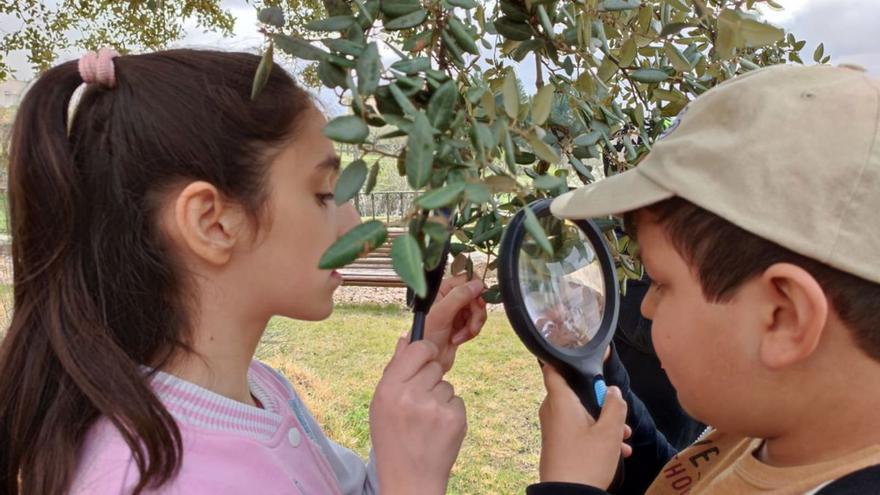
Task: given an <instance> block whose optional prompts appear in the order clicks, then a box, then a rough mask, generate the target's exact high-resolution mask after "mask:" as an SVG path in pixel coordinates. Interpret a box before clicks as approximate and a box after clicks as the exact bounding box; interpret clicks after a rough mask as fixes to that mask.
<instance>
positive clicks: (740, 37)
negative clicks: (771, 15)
mask: <svg viewBox="0 0 880 495" xmlns="http://www.w3.org/2000/svg"><path fill="white" fill-rule="evenodd" d="M784 38H785V32H784V31H783V30H782V29H779V28H777V27H775V26H772V25H770V24H766V23H763V22H760V21H756V20H755V19H753V18H751V17H749V16H748V15H746V14H744V13H742V12H740V11H738V10H734V9H724V10H723V11H722V12H721V15H719V16H718V36H717V38H716V40H715V51H716V53H717V54H718V57H719V58H721V59H722V60H727V59H730V58H732V57H733V54H734V50H736V49H738V48H746V47H752V48H757V47H761V46H765V45H770V44H772V43H776V42H777V41H781V40H782V39H784ZM791 39H793V37H792V38H791Z"/></svg>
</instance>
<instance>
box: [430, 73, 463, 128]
mask: <svg viewBox="0 0 880 495" xmlns="http://www.w3.org/2000/svg"><path fill="white" fill-rule="evenodd" d="M457 99H458V87H457V86H456V85H455V82H454V81H452V80H450V81H446V82H445V83H443V84H442V85H441V86H440V87H439V88H437V91H434V94H433V95H431V100H430V101H428V110H427V112H428V121H429V122H431V125H432V126H433V127H434V128H435V129H439V130H441V131H442V130H445V129H446V127H447V126H448V125H449V121H450V120H452V114H453V112H454V111H455V101H456V100H457Z"/></svg>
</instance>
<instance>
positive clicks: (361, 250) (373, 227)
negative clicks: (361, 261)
mask: <svg viewBox="0 0 880 495" xmlns="http://www.w3.org/2000/svg"><path fill="white" fill-rule="evenodd" d="M386 237H388V231H387V230H385V224H383V223H382V222H381V221H380V220H370V221H368V222H364V223H362V224H360V225H358V226H356V227H355V228H353V229H351V230H349V231H348V232H346V233H345V235H343V236H342V237H340V238H339V239H337V240H336V242H334V243H333V244H332V245H331V246H330V247H329V248H328V249H327V251H326V252H325V253H324V255H323V256H321V261H320V262H318V268H320V269H322V270H332V269H334V268H339V267H342V266H345V265H347V264H349V263H351V262H352V261H354V260H355V258H357V257H358V256H359V255H361V254H365V253H368V252H370V251H372V250H373V249H376V248H377V247H379V246H381V245H382V243H383V242H385V239H386Z"/></svg>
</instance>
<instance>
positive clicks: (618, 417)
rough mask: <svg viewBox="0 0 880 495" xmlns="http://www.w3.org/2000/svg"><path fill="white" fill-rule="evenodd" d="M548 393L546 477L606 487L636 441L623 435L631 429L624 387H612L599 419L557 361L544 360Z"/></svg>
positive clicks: (544, 445)
mask: <svg viewBox="0 0 880 495" xmlns="http://www.w3.org/2000/svg"><path fill="white" fill-rule="evenodd" d="M543 372H544V386H545V387H546V388H547V397H546V398H545V399H544V402H543V404H541V409H540V418H541V467H540V472H541V481H542V482H543V481H558V482H568V483H580V484H583V485H589V486H593V487H596V488H601V489H603V490H605V489H607V488H608V486H609V485H610V484H611V481H612V480H613V479H614V473H615V471H616V470H617V463H618V459H619V458H620V455H621V453H622V454H623V455H624V456H627V457H628V456H629V455H630V454H631V453H632V447H630V446H629V445H627V444H625V443H621V442H622V441H623V440H625V439H626V438H628V437H629V434H630V432H631V430H630V429H629V427H628V426H626V424H625V423H624V421H625V420H626V402H624V400H623V398H622V397H621V395H620V389H618V388H617V387H609V388H608V393H607V395H606V396H605V407H603V408H602V414H601V416H600V417H599V421H594V420H593V418H592V417H590V414H589V413H588V412H587V410H586V409H584V406H583V405H582V404H581V402H580V400H579V399H578V397H577V395H575V393H574V391H573V390H572V389H571V388H570V387H569V386H568V383H566V381H565V378H563V377H562V375H560V374H559V373H558V372H557V371H556V370H554V369H553V367H552V366H550V365H547V364H545V365H544V367H543Z"/></svg>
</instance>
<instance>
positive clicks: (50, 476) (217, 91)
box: [0, 50, 311, 495]
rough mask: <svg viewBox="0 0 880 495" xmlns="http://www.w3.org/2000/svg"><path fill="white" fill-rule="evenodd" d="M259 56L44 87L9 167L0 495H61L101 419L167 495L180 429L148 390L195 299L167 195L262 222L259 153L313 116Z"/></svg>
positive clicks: (129, 70) (60, 71)
mask: <svg viewBox="0 0 880 495" xmlns="http://www.w3.org/2000/svg"><path fill="white" fill-rule="evenodd" d="M259 61H260V59H259V57H257V56H255V55H250V54H243V53H223V52H210V51H194V50H173V51H167V52H159V53H154V54H145V55H137V56H124V57H118V58H116V59H115V60H114V64H115V65H116V74H115V87H113V88H108V87H104V86H101V85H97V84H89V85H87V86H86V90H85V91H84V93H83V96H82V98H81V100H80V102H79V103H78V107H77V110H76V112H75V115H74V117H73V120H72V122H71V123H70V128H69V130H68V121H67V120H68V116H67V113H68V104H69V102H70V99H71V95H72V94H73V93H74V91H75V89H76V88H77V87H78V86H80V85H81V84H82V82H83V80H82V78H81V77H80V74H79V72H78V70H77V64H76V62H68V63H65V64H62V65H59V66H57V67H55V68H52V69H50V70H49V71H47V72H46V73H45V74H43V75H42V76H41V77H40V78H39V79H38V80H37V81H36V83H35V84H34V85H33V86H32V87H31V88H30V89H29V90H28V92H27V93H26V95H25V97H24V99H23V101H22V103H21V106H20V107H19V109H18V113H17V115H16V119H15V124H14V126H13V131H12V140H11V145H10V160H9V193H8V197H9V203H10V223H11V230H12V256H13V270H14V275H13V279H14V289H13V292H14V313H13V316H12V322H11V324H10V327H9V329H8V330H7V333H6V336H5V338H4V340H3V342H2V344H0V446H2V447H0V492H2V493H8V494H11V495H18V494H21V493H26V494H32V493H33V494H46V495H54V494H62V493H66V492H67V491H68V490H69V489H70V485H71V483H72V481H73V476H74V473H75V469H76V466H77V453H78V451H79V449H80V448H81V445H82V443H83V440H84V438H85V437H86V434H87V433H88V431H89V428H90V427H91V426H92V425H93V424H94V423H95V421H96V420H97V419H98V418H99V417H104V418H106V419H107V420H109V421H110V422H112V424H113V425H114V426H115V427H116V428H117V430H118V431H119V433H120V435H121V436H122V438H123V439H124V441H125V442H126V443H127V444H128V446H129V448H130V449H131V452H132V457H133V460H134V462H135V464H136V466H137V468H138V470H139V472H140V480H139V482H138V483H137V485H136V486H135V487H134V492H135V493H139V492H141V491H142V490H144V489H146V488H156V487H159V486H161V485H162V484H164V483H166V482H168V481H169V480H171V479H172V478H173V477H174V475H175V474H176V472H177V470H178V469H179V466H180V463H181V459H182V440H181V435H180V431H179V429H178V427H177V425H176V424H175V422H174V419H173V417H172V416H171V414H170V413H169V412H168V411H167V410H166V408H165V407H164V406H163V405H162V403H161V402H160V401H159V399H158V398H157V397H156V395H155V394H154V393H153V391H152V389H151V388H150V386H149V376H147V375H146V374H145V373H144V371H143V370H144V369H145V368H144V367H143V365H147V366H149V367H151V368H154V369H158V368H161V367H162V366H163V365H165V364H167V363H168V362H169V360H170V359H171V358H172V357H176V356H177V355H178V354H179V353H188V352H192V350H191V348H190V347H189V345H188V342H189V329H190V328H191V327H192V326H191V320H192V319H193V318H194V315H192V314H190V313H191V310H190V308H192V307H193V306H194V305H193V304H192V302H193V301H192V300H191V299H192V297H193V296H191V295H190V292H191V291H188V290H187V286H188V280H187V279H185V278H184V273H185V272H184V270H182V269H180V268H179V267H178V266H179V263H178V260H176V259H175V258H174V256H173V253H171V250H170V249H169V247H168V245H167V243H166V241H165V237H164V236H163V233H162V230H161V228H160V224H159V221H158V218H159V215H158V212H159V210H160V208H161V206H162V204H161V203H160V200H161V197H162V196H161V194H162V192H163V191H166V190H167V189H168V188H170V187H171V186H173V185H175V184H177V183H180V182H181V181H185V180H205V181H208V182H210V183H212V184H214V185H215V186H216V187H218V189H220V190H221V191H222V192H223V193H224V194H226V195H227V196H228V197H230V198H233V199H235V200H238V201H240V202H241V204H243V205H245V206H246V207H247V208H249V209H251V210H256V209H257V208H259V207H260V206H261V205H262V204H263V202H264V201H265V197H266V196H267V193H266V187H265V177H266V169H267V167H266V165H267V163H266V150H267V149H269V148H268V147H271V146H277V145H278V144H279V143H281V142H282V141H283V140H284V139H286V138H287V137H288V136H289V134H290V132H291V129H294V128H295V123H296V120H297V119H298V118H300V116H301V115H304V114H305V110H306V109H307V108H308V107H309V106H310V105H311V102H310V99H309V97H308V95H307V94H306V93H305V92H304V91H302V89H300V88H299V87H297V86H296V84H295V83H294V82H293V81H292V80H291V79H290V77H289V76H288V75H287V74H286V73H285V72H284V71H283V69H282V68H280V67H278V66H276V67H275V68H274V69H273V70H272V71H271V73H270V77H269V80H268V81H267V83H266V86H265V87H264V90H263V92H262V93H261V95H260V96H259V97H258V98H256V99H255V100H251V97H250V89H251V83H252V81H253V77H254V74H255V72H256V68H257V66H258V64H259Z"/></svg>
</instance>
